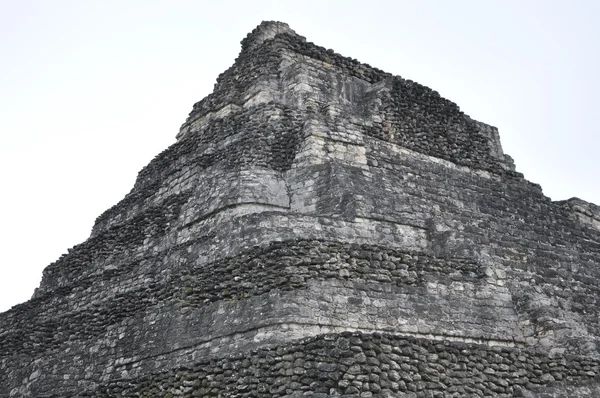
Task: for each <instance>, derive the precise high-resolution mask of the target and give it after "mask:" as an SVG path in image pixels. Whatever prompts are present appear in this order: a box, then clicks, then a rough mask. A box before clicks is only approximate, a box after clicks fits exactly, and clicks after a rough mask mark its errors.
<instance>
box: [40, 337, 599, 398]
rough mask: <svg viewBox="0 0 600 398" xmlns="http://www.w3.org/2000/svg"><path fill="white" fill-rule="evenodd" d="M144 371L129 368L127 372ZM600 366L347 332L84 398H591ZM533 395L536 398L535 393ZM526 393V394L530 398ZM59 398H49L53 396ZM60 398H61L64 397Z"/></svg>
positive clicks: (155, 375) (202, 363) (205, 362)
mask: <svg viewBox="0 0 600 398" xmlns="http://www.w3.org/2000/svg"><path fill="white" fill-rule="evenodd" d="M135 367H136V363H134V362H132V363H129V364H123V365H122V366H121V368H122V369H123V373H124V374H126V373H127V372H128V371H134V369H135ZM599 374H600V362H599V361H598V360H590V359H586V358H581V357H576V356H569V355H561V356H554V357H549V356H547V355H545V354H543V353H540V352H536V351H534V350H532V349H523V348H511V347H488V346H485V345H480V344H472V343H460V342H449V341H432V340H429V339H422V338H412V337H406V336H396V335H392V334H385V333H384V334H380V333H372V334H369V333H361V332H343V333H334V334H324V335H318V336H315V337H310V338H305V339H302V340H300V341H295V342H292V343H289V344H286V345H281V346H278V347H272V348H271V347H269V348H263V349H259V350H254V351H252V352H250V353H237V354H232V355H227V356H225V357H220V358H218V357H217V358H206V359H204V358H201V357H200V358H195V360H190V361H189V363H187V364H186V365H185V366H181V367H177V368H175V369H170V370H167V371H164V372H160V371H159V372H156V371H154V372H148V373H146V374H145V375H144V376H141V377H131V378H129V377H124V378H121V379H115V380H111V381H109V382H107V383H106V384H104V385H101V386H99V387H98V388H96V389H94V390H93V391H88V392H81V393H80V394H78V395H77V396H81V397H97V398H100V397H115V396H118V397H158V396H161V397H162V396H164V397H177V396H181V397H249V396H254V397H292V396H304V395H306V394H308V395H309V396H311V397H323V398H325V397H339V396H342V397H415V398H416V397H479V396H496V397H513V396H531V397H534V396H535V397H554V396H555V395H548V394H547V393H544V392H543V391H544V390H543V387H544V386H549V385H551V386H552V388H551V389H549V390H552V391H561V390H562V391H569V392H570V394H571V395H569V397H572V398H577V397H581V398H583V397H586V398H592V397H594V396H596V395H593V393H594V392H597V391H598V390H597V388H595V387H593V384H592V387H589V381H593V380H594V379H596V377H597V376H598V375H599ZM538 389H541V391H540V392H539V393H535V391H536V390H538ZM531 391H533V392H531ZM523 394H527V395H523ZM48 397H50V396H48ZM56 397H58V396H56Z"/></svg>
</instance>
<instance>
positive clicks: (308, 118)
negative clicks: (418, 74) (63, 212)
mask: <svg viewBox="0 0 600 398" xmlns="http://www.w3.org/2000/svg"><path fill="white" fill-rule="evenodd" d="M599 287H600V208H599V207H598V206H596V205H593V204H591V203H587V202H584V201H582V200H579V199H571V200H568V201H562V202H552V201H551V200H550V199H549V198H547V197H545V196H544V195H543V194H542V191H541V188H540V187H539V186H538V185H536V184H533V183H531V182H529V181H527V180H525V179H524V178H523V175H521V174H520V173H518V172H516V171H515V170H514V166H513V162H512V161H511V158H510V157H509V156H507V155H505V154H504V153H503V151H502V147H501V145H500V140H499V136H498V131H497V129H496V128H494V127H491V126H488V125H486V124H483V123H480V122H477V121H475V120H473V119H471V118H470V117H468V116H467V115H465V114H464V113H462V112H461V111H460V110H459V108H458V106H457V105H455V104H454V103H452V102H450V101H448V100H446V99H444V98H442V97H441V96H440V95H439V94H438V93H437V92H435V91H433V90H431V89H429V88H427V87H425V86H422V85H420V84H418V83H415V82H412V81H410V80H405V79H403V78H401V77H398V76H393V75H391V74H389V73H386V72H383V71H381V70H379V69H377V68H374V67H371V66H369V65H366V64H362V63H360V62H358V61H356V60H354V59H351V58H346V57H343V56H341V55H339V54H337V53H335V52H334V51H332V50H326V49H324V48H322V47H319V46H317V45H314V44H312V43H309V42H307V41H306V40H305V38H303V37H302V36H299V35H298V34H296V33H295V32H294V31H293V30H291V29H290V28H289V27H288V25H286V24H284V23H280V22H263V23H262V24H261V25H260V26H258V27H257V28H256V29H255V30H254V31H252V32H251V33H250V34H249V35H248V36H247V37H246V38H245V39H244V40H243V41H242V50H241V53H240V55H239V57H238V58H237V59H236V61H235V63H234V65H233V66H232V67H231V68H229V69H228V70H227V71H225V72H224V73H223V74H222V75H220V76H219V78H218V80H217V83H216V85H215V89H214V92H213V93H212V94H210V95H209V96H207V97H206V98H204V99H203V100H202V101H200V102H198V103H196V104H195V105H194V107H193V110H192V112H191V113H190V116H189V118H188V119H187V121H186V122H185V123H184V124H183V126H182V128H181V131H180V133H179V134H178V136H177V142H176V143H175V144H173V145H172V146H171V147H169V148H168V149H167V150H165V151H164V152H162V153H161V154H159V155H158V156H157V157H156V158H155V159H154V160H153V161H152V162H150V164H149V165H148V166H146V167H145V168H144V169H143V170H142V171H141V172H140V173H139V176H138V179H137V181H136V183H135V186H134V187H133V189H132V190H131V192H130V193H129V194H128V195H127V196H126V197H125V198H124V199H123V200H122V201H120V202H119V203H118V204H116V205H115V206H114V207H112V208H110V209H109V210H107V211H106V212H105V213H104V214H102V215H101V216H100V217H98V219H97V220H96V223H95V226H94V228H93V231H92V234H91V236H90V238H89V239H88V240H87V241H85V242H84V243H82V244H80V245H78V246H76V247H74V248H73V249H71V250H70V251H69V253H68V254H67V255H64V256H63V257H61V258H60V259H59V260H58V261H56V262H55V263H53V264H51V265H49V266H48V267H47V268H46V269H45V271H44V275H43V280H42V283H41V285H40V287H39V288H38V289H37V290H36V292H35V294H34V297H33V298H32V299H31V300H30V301H28V302H26V303H23V304H20V305H18V306H15V307H13V308H12V309H11V310H9V311H7V312H5V313H2V314H0V397H46V398H49V397H56V398H59V397H60V398H64V397H167V398H173V397H284V396H285V397H295V396H311V397H334V396H342V397H484V396H485V397H492V396H493V397H512V396H525V397H598V396H600V380H599V379H598V374H599V373H600V352H599V345H598V342H599V338H600V319H599V316H598V314H599V313H598V311H599V304H600V302H599V301H600V300H599V298H600V294H599Z"/></svg>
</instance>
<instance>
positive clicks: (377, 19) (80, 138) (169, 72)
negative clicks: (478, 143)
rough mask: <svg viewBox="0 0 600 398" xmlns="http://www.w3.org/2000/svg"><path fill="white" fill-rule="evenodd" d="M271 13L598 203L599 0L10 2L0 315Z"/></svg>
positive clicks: (79, 237)
mask: <svg viewBox="0 0 600 398" xmlns="http://www.w3.org/2000/svg"><path fill="white" fill-rule="evenodd" d="M262 20H280V21H284V22H287V23H289V25H290V27H291V28H292V29H294V30H295V31H296V32H298V33H299V34H301V35H303V36H305V37H306V38H307V39H308V40H309V41H312V42H315V43H317V44H319V45H322V46H324V47H327V48H333V49H334V50H335V51H336V52H339V53H341V54H343V55H346V56H350V57H352V58H357V59H359V60H360V61H362V62H366V63H369V64H371V65H373V66H376V67H378V68H380V69H383V70H385V71H387V72H391V73H393V74H396V75H400V76H403V77H405V78H409V79H412V80H415V81H418V82H419V83H422V84H424V85H426V86H429V87H431V88H433V89H435V90H437V91H439V92H440V93H441V94H442V95H443V96H444V97H446V98H448V99H450V100H452V101H454V102H456V103H457V104H458V105H459V106H460V107H461V109H462V110H464V111H465V112H466V113H467V114H469V115H470V116H472V117H473V118H475V119H477V120H480V121H483V122H485V123H488V124H491V125H494V126H497V127H498V128H499V129H500V136H501V139H502V143H503V146H504V150H505V152H507V153H508V154H510V155H511V156H513V158H514V159H515V161H516V165H517V170H519V171H521V172H523V173H524V174H525V176H526V178H527V179H529V180H530V181H533V182H536V183H539V184H541V185H542V187H543V189H544V192H545V194H546V195H548V196H550V197H551V198H552V199H554V200H559V199H566V198H570V197H573V196H577V197H580V198H582V199H584V200H588V201H590V202H595V203H598V204H600V184H598V180H597V173H598V170H599V167H598V165H599V161H598V158H597V152H598V150H599V146H600V138H599V137H600V134H599V132H600V131H599V127H598V116H599V115H600V112H599V108H600V99H599V98H600V79H599V77H598V76H599V71H600V51H599V50H600V44H599V39H600V28H599V27H598V26H600V25H599V24H598V20H600V2H597V1H560V2H558V1H549V0H543V1H542V0H540V1H532V0H530V1H525V0H520V1H507V0H503V1H499V0H498V1H491V0H490V1H483V0H476V1H457V0H453V1H446V0H440V1H376V0H370V1H364V0H361V1H349V0H345V1H326V0H320V1H301V2H299V1H279V2H278V1H257V0H252V1H216V0H210V1H198V0H196V1H191V0H190V1H177V0H168V1H167V0H165V1H151V0H143V1H142V0H118V1H112V0H102V1H93V0H72V1H66V0H53V1H47V0H39V1H34V0H19V1H16V0H0V181H1V182H2V185H1V187H2V188H1V191H0V222H1V228H0V250H1V253H2V257H1V260H0V311H4V310H7V309H8V308H10V307H11V306H12V305H14V304H17V303H19V302H23V301H26V300H27V299H29V298H30V297H31V295H32V293H33V290H34V288H35V287H37V285H38V284H39V281H40V278H41V274H42V270H43V268H44V267H45V266H46V265H48V264H50V263H51V262H53V261H54V260H56V259H57V258H58V257H59V256H60V255H61V254H62V253H65V252H66V250H67V248H69V247H72V246H73V245H75V244H78V243H81V242H82V241H84V240H85V239H86V238H87V237H88V236H89V233H90V231H91V228H92V225H93V222H94V220H95V218H96V217H97V216H99V215H100V214H101V213H102V212H103V211H104V210H106V209H107V208H109V207H110V206H112V205H113V204H115V203H117V201H119V200H120V199H121V198H122V197H123V196H124V195H125V194H126V193H127V192H128V191H129V189H130V188H131V187H132V186H133V183H134V181H135V177H136V175H137V172H138V171H139V170H140V169H141V168H142V167H143V166H144V165H146V164H147V163H148V162H149V161H150V160H151V159H152V158H153V157H154V156H155V155H156V154H158V153H159V152H160V151H161V150H163V149H165V148H166V147H167V146H168V145H170V144H171V143H173V142H174V141H175V135H176V134H177V132H178V129H179V127H180V125H181V124H182V123H183V122H184V120H185V118H186V116H187V114H188V113H189V111H190V110H191V107H192V105H193V103H194V102H196V101H198V100H200V99H201V98H203V97H204V96H206V95H207V94H208V93H209V92H210V91H211V90H212V86H213V84H214V82H215V79H216V77H217V76H218V74H219V73H221V72H223V71H224V70H225V69H226V68H227V67H229V66H230V65H231V64H232V63H233V61H234V59H235V57H236V56H237V54H238V52H239V50H240V45H239V42H240V41H241V40H242V39H243V38H244V37H245V35H246V34H247V33H248V32H249V31H251V30H252V29H253V28H254V27H255V26H256V25H258V24H259V23H260V22H261V21H262Z"/></svg>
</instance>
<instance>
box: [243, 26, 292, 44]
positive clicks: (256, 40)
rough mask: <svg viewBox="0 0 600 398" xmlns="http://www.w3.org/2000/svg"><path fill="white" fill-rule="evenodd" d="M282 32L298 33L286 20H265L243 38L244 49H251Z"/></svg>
mask: <svg viewBox="0 0 600 398" xmlns="http://www.w3.org/2000/svg"><path fill="white" fill-rule="evenodd" d="M280 33H289V34H292V35H297V34H296V32H294V30H293V29H291V28H290V26H289V25H288V24H287V23H285V22H279V21H263V22H261V23H260V25H258V26H257V27H256V28H254V30H253V31H252V32H250V33H248V35H247V36H246V38H244V40H242V50H250V49H253V48H255V47H256V46H259V45H260V44H261V43H263V42H264V41H265V40H269V39H272V38H273V37H275V36H276V35H278V34H280Z"/></svg>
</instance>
